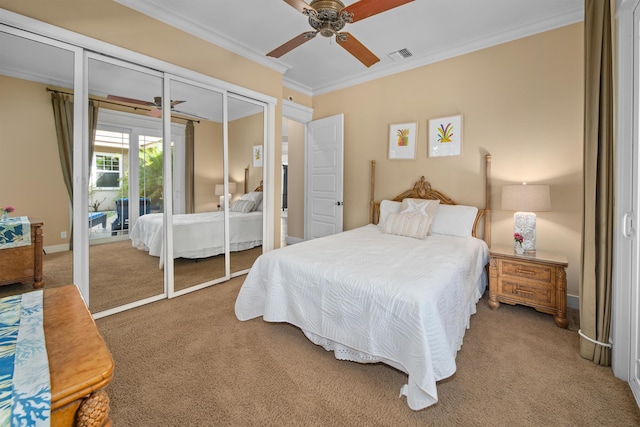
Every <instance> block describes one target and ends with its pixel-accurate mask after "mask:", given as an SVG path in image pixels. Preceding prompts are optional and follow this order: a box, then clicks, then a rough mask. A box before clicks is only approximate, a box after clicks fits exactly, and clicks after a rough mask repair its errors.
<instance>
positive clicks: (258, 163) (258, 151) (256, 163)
mask: <svg viewBox="0 0 640 427" xmlns="http://www.w3.org/2000/svg"><path fill="white" fill-rule="evenodd" d="M262 156H263V153H262V145H254V146H253V153H252V155H251V157H252V158H253V167H254V168H261V167H262Z"/></svg>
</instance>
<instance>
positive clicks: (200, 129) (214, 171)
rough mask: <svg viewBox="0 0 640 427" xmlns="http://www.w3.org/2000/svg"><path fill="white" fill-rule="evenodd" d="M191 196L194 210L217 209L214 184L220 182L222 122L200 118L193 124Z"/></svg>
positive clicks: (206, 210) (217, 200)
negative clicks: (198, 121)
mask: <svg viewBox="0 0 640 427" xmlns="http://www.w3.org/2000/svg"><path fill="white" fill-rule="evenodd" d="M193 139H194V147H193V152H194V162H193V170H194V176H193V196H194V202H195V203H194V204H195V211H196V212H211V211H217V210H218V202H219V201H220V198H219V196H216V195H215V187H216V184H218V183H222V179H223V178H222V167H223V165H222V149H223V146H222V124H220V123H215V122H210V121H206V120H201V121H200V123H194V124H193Z"/></svg>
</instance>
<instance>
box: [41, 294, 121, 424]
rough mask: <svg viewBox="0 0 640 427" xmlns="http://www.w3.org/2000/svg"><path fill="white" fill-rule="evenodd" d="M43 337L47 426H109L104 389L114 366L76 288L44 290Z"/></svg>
mask: <svg viewBox="0 0 640 427" xmlns="http://www.w3.org/2000/svg"><path fill="white" fill-rule="evenodd" d="M43 295H44V296H43V313H44V320H43V323H44V335H45V341H46V345H47V354H48V356H49V373H50V378H51V426H65V427H66V426H96V427H97V426H110V425H111V420H110V418H109V397H108V396H107V393H106V392H105V391H104V387H106V386H107V384H109V382H111V379H112V378H113V368H114V362H113V359H112V358H111V353H110V352H109V349H108V348H107V346H106V344H105V342H104V340H103V339H102V336H101V335H100V332H99V331H98V328H97V327H96V324H95V322H94V321H93V317H92V316H91V313H89V310H88V309H87V306H86V305H85V303H84V300H83V299H82V296H81V295H80V292H79V290H78V288H77V287H76V286H75V285H67V286H62V287H59V288H50V289H45V290H44V294H43Z"/></svg>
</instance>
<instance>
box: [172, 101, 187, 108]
mask: <svg viewBox="0 0 640 427" xmlns="http://www.w3.org/2000/svg"><path fill="white" fill-rule="evenodd" d="M183 102H186V101H171V108H173V107H175V106H176V105H178V104H182V103H183Z"/></svg>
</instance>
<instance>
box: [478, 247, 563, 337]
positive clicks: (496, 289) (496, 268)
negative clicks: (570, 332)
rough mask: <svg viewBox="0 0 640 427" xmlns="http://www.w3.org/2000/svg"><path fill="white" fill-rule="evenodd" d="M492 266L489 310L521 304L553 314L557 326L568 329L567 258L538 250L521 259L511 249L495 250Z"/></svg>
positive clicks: (493, 251)
mask: <svg viewBox="0 0 640 427" xmlns="http://www.w3.org/2000/svg"><path fill="white" fill-rule="evenodd" d="M490 253H491V261H490V262H489V306H490V307H491V308H492V309H494V310H496V309H498V307H500V303H501V302H504V303H506V304H510V305H515V304H521V305H526V306H529V307H533V308H535V309H536V310H538V311H540V312H542V313H548V314H553V315H554V318H555V322H556V325H558V327H560V328H566V327H567V325H568V324H569V320H568V319H567V273H566V271H565V268H567V267H568V266H569V263H568V262H567V258H566V257H565V256H564V255H560V254H557V253H553V252H546V251H540V250H538V251H537V252H536V253H535V254H533V255H518V254H516V253H515V252H514V250H513V248H512V247H506V246H494V247H492V248H491V252H490Z"/></svg>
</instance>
